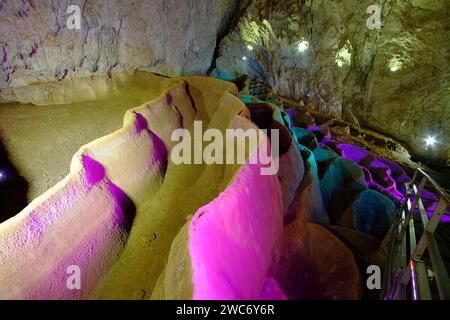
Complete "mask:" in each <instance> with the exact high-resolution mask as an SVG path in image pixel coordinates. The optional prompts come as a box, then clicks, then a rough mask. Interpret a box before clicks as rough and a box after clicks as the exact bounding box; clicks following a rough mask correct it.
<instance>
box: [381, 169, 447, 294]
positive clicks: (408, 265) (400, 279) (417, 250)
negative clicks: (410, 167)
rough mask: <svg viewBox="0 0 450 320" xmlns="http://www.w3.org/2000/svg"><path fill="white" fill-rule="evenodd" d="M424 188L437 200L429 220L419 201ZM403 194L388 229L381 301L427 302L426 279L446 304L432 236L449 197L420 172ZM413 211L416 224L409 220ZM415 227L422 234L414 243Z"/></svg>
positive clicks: (444, 283)
mask: <svg viewBox="0 0 450 320" xmlns="http://www.w3.org/2000/svg"><path fill="white" fill-rule="evenodd" d="M425 186H429V187H430V188H432V189H433V191H434V192H435V193H436V194H437V195H438V196H439V200H438V203H437V206H436V208H435V210H434V212H433V214H432V216H431V218H430V219H429V220H428V217H427V214H426V212H425V208H424V205H423V202H422V198H421V193H422V191H423V190H424V188H425ZM406 190H407V195H406V198H405V199H406V201H405V203H404V205H403V206H402V208H401V210H400V211H399V212H398V214H397V217H396V223H395V224H394V226H393V229H392V234H391V236H392V242H391V252H390V255H389V258H388V264H387V267H386V269H385V276H386V279H387V280H386V281H385V283H386V284H387V290H386V292H385V293H384V294H383V296H384V298H385V299H392V300H405V299H408V298H409V297H408V293H409V292H410V298H411V299H413V300H431V299H432V297H433V294H432V289H431V288H432V286H431V281H430V278H434V282H435V284H436V287H437V291H438V295H439V298H440V299H441V300H449V299H450V280H449V276H448V272H447V268H446V266H445V264H444V261H443V259H442V256H441V253H440V251H439V247H438V245H437V243H436V239H435V236H434V233H435V231H436V228H437V226H438V225H439V223H440V221H441V217H442V215H443V214H444V212H445V211H446V209H447V207H449V205H450V201H449V195H448V194H447V193H446V192H445V191H444V190H443V189H442V188H441V187H440V186H439V185H438V184H437V183H436V182H435V181H434V180H433V179H432V178H431V177H430V176H429V175H428V174H427V173H426V172H424V171H423V170H422V169H417V170H416V172H415V174H414V177H413V179H412V180H411V182H409V183H407V184H406ZM411 199H412V200H411ZM416 208H418V211H419V214H420V219H419V222H415V221H414V219H413V214H414V211H415V210H416ZM417 223H420V224H421V228H420V229H422V230H423V232H422V233H421V235H420V237H419V240H418V241H416V229H419V228H417ZM426 253H428V255H426ZM426 262H428V263H426ZM430 262H431V263H430ZM429 274H432V276H431V277H430V276H429Z"/></svg>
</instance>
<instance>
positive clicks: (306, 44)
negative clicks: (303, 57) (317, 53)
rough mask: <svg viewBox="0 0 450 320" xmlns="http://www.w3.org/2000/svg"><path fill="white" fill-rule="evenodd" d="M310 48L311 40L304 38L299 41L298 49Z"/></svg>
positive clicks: (301, 50) (300, 50)
mask: <svg viewBox="0 0 450 320" xmlns="http://www.w3.org/2000/svg"><path fill="white" fill-rule="evenodd" d="M308 48H309V42H308V41H306V40H302V41H300V42H299V43H298V51H299V52H303V51H305V50H306V49H308Z"/></svg>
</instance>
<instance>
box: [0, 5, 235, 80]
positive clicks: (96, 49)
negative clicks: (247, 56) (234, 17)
mask: <svg viewBox="0 0 450 320" xmlns="http://www.w3.org/2000/svg"><path fill="white" fill-rule="evenodd" d="M236 3H237V1H236V0H232V1H229V0H213V1H178V0H148V1H125V0H96V1H88V0H79V1H69V0H53V1H50V0H39V1H36V0H24V1H4V0H2V1H0V62H1V65H0V89H2V88H7V87H18V86H23V85H28V84H30V83H33V82H36V81H39V80H40V81H47V80H62V79H64V78H66V77H73V78H77V77H81V76H91V75H105V74H109V75H111V73H112V72H117V71H124V70H135V69H140V70H145V71H152V72H156V73H161V74H164V75H170V76H176V75H184V74H204V73H206V72H207V71H208V69H209V67H210V65H211V61H212V58H213V52H214V44H215V42H216V38H217V36H218V34H219V33H220V32H222V31H223V29H224V28H225V26H226V24H227V22H228V19H229V17H230V15H231V13H232V12H233V8H234V6H235V4H236ZM73 4H75V5H78V6H79V7H80V11H81V28H80V29H79V30H76V29H75V30H69V29H68V28H67V25H66V22H67V20H68V18H69V17H70V16H71V14H69V13H67V8H68V7H69V6H70V5H73Z"/></svg>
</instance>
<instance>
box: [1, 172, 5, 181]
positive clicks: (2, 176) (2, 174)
mask: <svg viewBox="0 0 450 320" xmlns="http://www.w3.org/2000/svg"><path fill="white" fill-rule="evenodd" d="M3 178H5V174H4V173H3V171H0V181H2V180H3Z"/></svg>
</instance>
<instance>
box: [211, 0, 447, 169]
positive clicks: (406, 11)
mask: <svg viewBox="0 0 450 320" xmlns="http://www.w3.org/2000/svg"><path fill="white" fill-rule="evenodd" d="M372 4H375V3H374V2H373V1H367V0H362V1H359V0H358V1H356V0H345V1H344V0H340V1H331V0H314V1H312V0H306V1H305V0H301V1H297V0H296V1H294V0H283V1H281V0H261V1H246V2H245V1H244V2H243V3H242V7H241V10H242V11H243V14H242V16H241V18H240V20H239V22H238V23H237V25H236V26H235V27H234V28H233V29H232V30H230V32H229V33H228V34H227V36H226V37H224V39H223V40H222V41H221V43H220V50H219V54H218V58H217V61H216V69H215V70H213V73H212V75H214V76H218V77H221V78H233V77H235V76H238V75H240V74H250V75H252V76H254V77H259V78H262V79H263V80H264V81H265V82H266V84H268V85H269V86H271V87H272V88H273V90H274V92H275V93H276V94H279V95H283V96H287V97H291V98H295V99H298V100H300V99H301V100H303V101H304V102H306V103H307V102H310V103H311V106H314V108H317V109H318V110H319V111H323V112H326V113H329V114H333V115H336V116H341V117H343V118H344V119H346V120H350V121H352V122H353V123H358V124H360V125H361V126H363V127H366V128H370V129H373V130H376V131H379V132H382V133H384V134H387V135H391V136H393V137H394V138H396V139H397V140H399V141H401V142H403V143H405V144H406V146H408V147H409V149H410V151H412V153H413V154H415V155H418V156H423V157H427V158H433V159H436V160H440V161H446V160H447V159H449V158H450V148H449V145H450V143H449V137H450V112H449V111H450V76H449V75H450V64H449V58H450V54H449V49H450V39H449V33H448V30H449V27H450V19H449V12H450V10H449V9H450V2H448V1H443V0H413V1H410V0H399V1H387V0H380V1H377V3H376V4H378V5H379V7H380V8H381V21H380V22H381V28H380V29H369V28H368V25H367V20H368V19H369V17H370V16H371V14H369V13H367V9H368V7H369V6H370V5H372ZM301 41H307V42H308V44H309V47H308V48H307V49H306V50H304V51H303V52H299V49H298V44H299V43H300V42H301ZM249 45H250V46H251V48H250V49H249V48H248V47H247V46H249ZM244 57H245V58H244ZM391 68H392V69H393V70H394V71H392V70H391ZM427 136H435V137H436V138H437V140H438V142H439V143H438V144H437V145H436V146H434V147H432V148H428V149H426V148H425V138H426V137H427Z"/></svg>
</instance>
